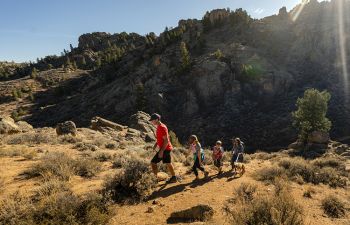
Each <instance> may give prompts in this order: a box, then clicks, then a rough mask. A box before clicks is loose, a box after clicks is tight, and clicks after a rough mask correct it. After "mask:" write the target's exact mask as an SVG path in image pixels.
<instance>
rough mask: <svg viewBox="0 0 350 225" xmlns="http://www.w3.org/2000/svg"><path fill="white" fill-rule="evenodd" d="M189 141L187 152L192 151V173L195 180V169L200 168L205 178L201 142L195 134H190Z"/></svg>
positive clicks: (196, 172)
mask: <svg viewBox="0 0 350 225" xmlns="http://www.w3.org/2000/svg"><path fill="white" fill-rule="evenodd" d="M189 142H190V148H189V151H188V154H190V153H192V154H193V160H194V163H193V166H192V170H193V172H194V174H195V175H196V180H198V179H199V178H198V171H197V169H199V170H201V171H202V172H203V173H204V176H205V178H207V177H208V174H209V173H208V172H207V171H205V169H204V166H203V160H204V152H203V149H202V146H201V144H200V143H199V141H198V138H197V136H196V135H191V136H190V138H189Z"/></svg>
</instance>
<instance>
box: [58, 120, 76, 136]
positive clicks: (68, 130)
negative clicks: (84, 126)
mask: <svg viewBox="0 0 350 225" xmlns="http://www.w3.org/2000/svg"><path fill="white" fill-rule="evenodd" d="M56 133H57V135H65V134H72V135H73V136H76V134H77V127H76V126H75V123H74V122H73V121H66V122H64V123H59V124H57V126H56Z"/></svg>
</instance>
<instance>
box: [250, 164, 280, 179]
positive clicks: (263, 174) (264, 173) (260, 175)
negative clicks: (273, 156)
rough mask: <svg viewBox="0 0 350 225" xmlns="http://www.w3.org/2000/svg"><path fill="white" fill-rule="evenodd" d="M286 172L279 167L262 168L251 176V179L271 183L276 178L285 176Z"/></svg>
mask: <svg viewBox="0 0 350 225" xmlns="http://www.w3.org/2000/svg"><path fill="white" fill-rule="evenodd" d="M285 174H286V171H285V169H283V168H281V167H276V166H274V167H264V168H262V169H260V170H258V171H256V172H255V173H254V174H253V177H254V178H255V179H256V180H258V181H265V182H269V183H272V182H273V181H274V180H275V178H276V177H282V176H285Z"/></svg>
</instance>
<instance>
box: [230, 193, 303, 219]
mask: <svg viewBox="0 0 350 225" xmlns="http://www.w3.org/2000/svg"><path fill="white" fill-rule="evenodd" d="M224 209H225V211H226V213H227V215H228V217H229V221H230V222H231V224H235V225H245V224H251V225H255V224H256V225H259V224H271V225H280V224H290V225H299V224H300V225H301V224H304V221H303V214H302V208H301V207H300V206H299V205H298V204H297V203H296V202H295V200H294V199H293V198H292V197H291V195H290V194H289V193H288V192H286V191H282V192H281V193H279V194H276V193H275V194H274V195H273V196H272V197H271V196H262V195H256V196H254V197H253V198H252V200H250V201H246V200H244V199H243V200H240V201H239V202H235V204H233V205H231V204H227V205H226V206H225V208H224Z"/></svg>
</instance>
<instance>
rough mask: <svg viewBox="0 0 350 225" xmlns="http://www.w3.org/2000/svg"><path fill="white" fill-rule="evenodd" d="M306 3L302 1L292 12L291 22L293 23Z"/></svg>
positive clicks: (306, 1)
mask: <svg viewBox="0 0 350 225" xmlns="http://www.w3.org/2000/svg"><path fill="white" fill-rule="evenodd" d="M307 3H308V0H303V1H302V2H301V3H300V4H299V5H298V6H297V7H296V9H295V11H293V12H292V21H293V22H295V21H296V20H297V19H298V17H299V15H300V13H301V12H302V11H303V9H304V7H305V5H306V4H307Z"/></svg>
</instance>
